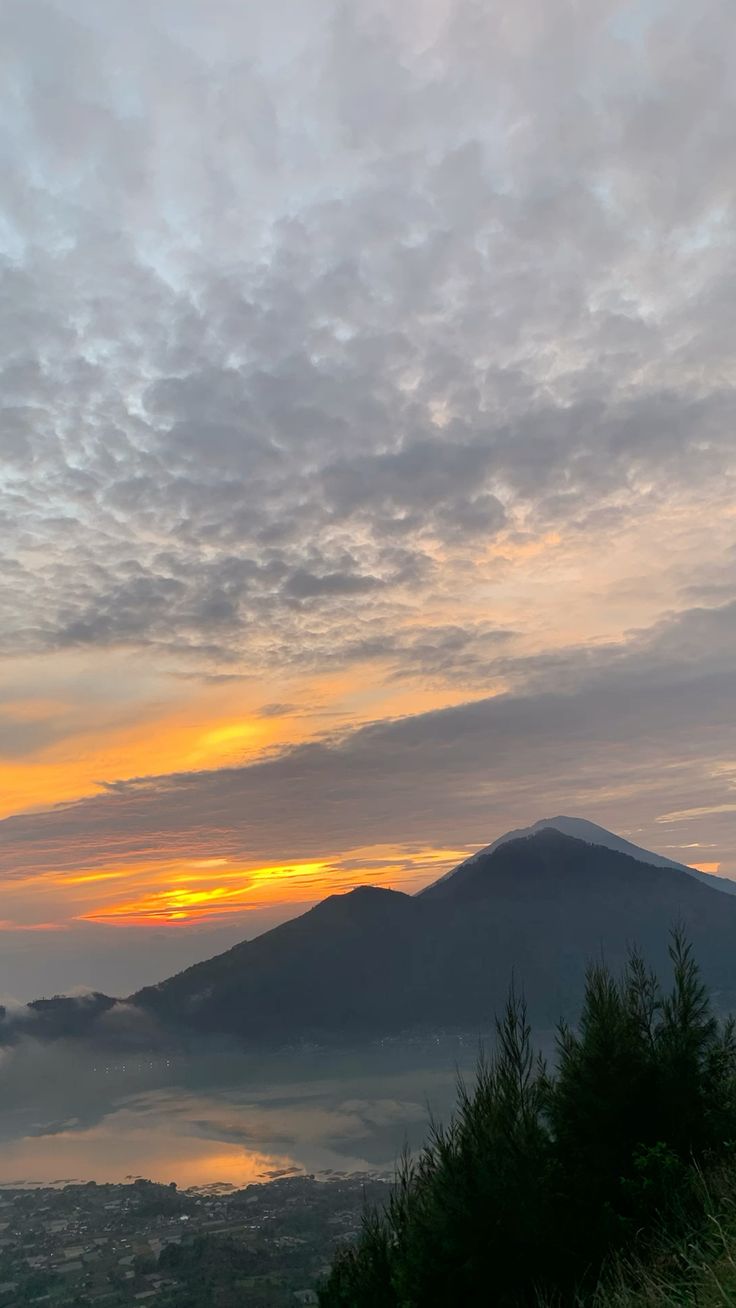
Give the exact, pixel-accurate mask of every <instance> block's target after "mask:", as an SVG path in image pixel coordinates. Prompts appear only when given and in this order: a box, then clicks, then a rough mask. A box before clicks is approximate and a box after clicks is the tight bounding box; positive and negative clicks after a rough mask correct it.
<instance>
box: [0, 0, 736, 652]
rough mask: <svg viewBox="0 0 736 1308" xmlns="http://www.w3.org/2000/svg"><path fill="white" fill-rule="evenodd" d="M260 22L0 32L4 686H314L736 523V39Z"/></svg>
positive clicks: (237, 12) (75, 8)
mask: <svg viewBox="0 0 736 1308" xmlns="http://www.w3.org/2000/svg"><path fill="white" fill-rule="evenodd" d="M276 9H277V11H278V18H279V21H278V23H277V22H276V19H275V18H274V20H273V22H272V21H271V20H270V19H268V18H266V17H263V16H262V17H261V18H260V19H258V18H256V17H255V15H245V14H244V13H243V12H242V9H241V8H240V7H238V6H235V5H232V4H230V3H227V2H226V0H220V3H219V7H218V23H217V24H216V25H215V27H216V28H217V33H216V34H215V33H214V32H213V30H212V29H213V25H212V23H211V15H210V14H209V11H208V10H206V8H205V7H203V6H201V5H200V4H199V3H197V2H194V0H193V3H191V4H189V5H187V6H186V10H185V11H181V9H180V8H179V7H178V6H174V5H172V4H168V3H166V4H163V5H161V6H157V8H156V11H155V13H153V12H152V13H145V14H144V13H143V12H142V11H141V12H140V13H139V14H138V15H137V20H136V23H134V24H131V23H130V21H129V13H128V11H127V9H126V7H125V6H122V5H121V4H118V3H116V4H113V5H110V6H106V8H105V13H104V16H103V15H101V14H100V13H99V12H98V11H96V10H95V9H93V7H91V6H90V5H89V4H88V3H86V0H59V2H58V3H56V4H54V5H48V4H41V3H40V0H32V2H31V3H30V4H28V3H26V4H22V5H21V4H9V5H7V6H6V7H5V10H4V19H3V22H4V29H5V33H4V35H5V40H4V50H5V54H4V61H5V62H4V69H5V83H6V87H7V96H6V122H7V125H8V128H9V133H8V138H7V147H6V149H7V158H6V167H5V174H4V175H5V178H6V184H5V188H4V190H5V195H4V205H5V211H4V228H3V230H4V231H5V238H4V240H5V256H4V263H3V267H2V281H3V285H2V305H3V322H2V324H1V325H0V342H1V343H2V348H3V352H4V363H3V373H2V394H3V403H4V406H5V407H4V412H3V416H2V443H3V453H4V456H5V466H6V469H7V472H6V475H5V476H4V478H3V482H2V504H0V513H1V514H2V522H3V523H4V530H3V540H4V542H5V549H6V552H7V554H8V555H9V556H10V559H11V560H12V563H11V564H10V565H9V566H8V568H7V570H6V573H5V576H6V588H5V591H6V594H5V602H4V606H3V610H2V624H1V626H0V630H1V631H2V641H3V645H4V648H5V649H6V651H8V652H15V651H32V650H44V649H53V648H56V647H58V646H59V645H62V646H64V645H70V644H83V645H89V644H94V645H97V646H105V645H115V644H121V643H122V644H126V643H128V644H130V643H132V644H140V645H156V646H159V647H160V648H161V649H162V650H163V651H165V652H168V653H172V652H178V653H179V654H181V655H182V656H184V657H188V656H190V655H193V656H196V657H200V658H204V659H205V660H206V661H208V662H210V663H212V662H215V663H216V662H217V661H218V660H220V659H224V660H226V661H227V660H232V659H233V658H237V657H243V656H245V655H247V656H248V657H249V658H252V657H253V652H254V644H253V639H252V637H253V634H254V632H258V633H261V634H263V635H265V636H266V638H267V639H266V641H265V646H266V647H267V648H268V659H269V665H270V666H273V664H274V660H276V661H278V660H279V659H284V660H286V661H293V660H294V658H295V657H297V653H296V652H297V651H301V653H302V655H303V657H304V658H305V660H307V661H310V660H312V659H313V658H314V657H316V658H317V659H319V657H321V655H320V654H319V652H318V651H314V650H313V648H312V646H311V644H310V641H309V639H308V638H307V631H308V625H309V609H310V605H312V604H317V603H319V604H320V605H324V603H325V602H326V601H328V600H332V601H333V602H337V601H338V600H339V601H341V602H340V603H336V606H335V608H334V613H333V616H332V624H333V625H332V631H331V647H332V649H333V650H338V651H339V650H340V648H342V647H343V646H345V647H346V648H347V647H348V646H349V645H350V644H351V643H353V642H354V640H355V634H356V633H355V628H356V623H358V624H359V623H361V622H362V621H364V620H367V621H373V620H375V622H376V623H377V624H378V625H380V627H381V628H382V629H383V630H386V629H390V628H392V627H394V626H396V624H397V623H399V624H400V622H401V613H402V604H403V598H404V596H403V588H405V587H406V586H407V585H412V584H413V582H414V580H415V578H416V577H417V576H418V575H421V576H422V578H423V579H424V583H425V585H429V586H430V587H431V586H433V585H435V584H438V583H436V579H435V580H433V579H432V573H431V567H430V566H429V562H428V560H429V553H431V547H432V543H436V541H437V540H439V541H441V542H444V543H445V544H446V545H447V546H448V547H449V548H452V549H456V548H457V547H458V546H459V545H460V544H461V543H462V544H466V545H467V546H468V547H470V546H471V543H472V545H473V547H474V548H478V546H479V545H480V546H481V547H482V546H485V545H487V544H488V542H490V541H493V540H494V539H496V538H498V537H499V536H503V535H504V533H507V532H509V531H510V532H514V531H515V530H518V528H519V526H520V524H522V523H523V524H525V529H526V530H528V528H529V524H530V523H532V524H534V530H535V531H537V532H538V531H542V530H543V529H554V530H559V531H563V532H570V531H573V530H576V529H578V530H580V529H584V530H586V531H590V532H592V531H593V530H594V529H595V523H596V521H599V522H600V521H603V520H604V519H603V518H602V517H601V516H600V515H606V514H608V515H609V516H608V518H607V521H608V523H609V531H611V532H615V531H616V530H617V529H619V530H620V529H621V527H622V525H623V524H624V523H625V522H630V521H631V520H632V519H634V520H641V521H646V518H647V516H648V514H650V513H651V512H652V509H653V507H654V505H655V503H659V504H661V503H662V502H663V501H665V500H666V499H667V498H668V497H673V496H674V497H681V498H683V499H684V500H685V501H687V502H690V503H692V504H693V507H695V504H696V502H697V501H698V500H700V501H701V502H702V499H703V497H709V498H711V499H713V500H714V501H715V500H718V501H719V502H720V500H721V499H722V497H723V495H724V490H725V483H724V477H726V476H727V474H728V472H729V470H732V453H733V442H732V432H731V411H732V388H731V376H732V369H731V367H730V354H729V350H730V347H729V340H730V337H731V335H732V333H730V332H729V331H728V327H727V324H728V313H729V306H730V304H731V300H732V297H731V296H729V295H728V294H726V292H725V288H726V287H727V286H728V285H729V284H730V283H731V282H732V281H733V275H734V261H733V243H732V230H733V226H732V223H731V222H730V220H729V214H731V213H732V206H733V180H732V170H731V169H730V167H729V166H728V165H727V164H726V163H725V160H727V159H730V157H731V155H732V151H731V149H730V146H731V145H732V144H733V141H732V137H733V128H732V126H731V124H732V123H733V122H734V121H736V119H735V118H734V115H733V113H732V112H731V108H732V103H731V102H732V99H733V88H732V79H731V78H730V77H729V75H728V71H727V68H726V65H725V62H724V57H723V48H724V43H723V42H722V41H721V40H719V35H718V34H719V32H721V31H723V29H724V24H727V23H728V13H727V9H726V7H725V5H724V4H723V3H718V0H709V3H708V5H707V14H703V13H702V12H699V13H698V14H697V15H696V14H695V13H694V12H693V10H692V8H691V7H690V6H687V5H685V4H684V3H682V4H681V3H677V4H675V5H672V6H670V7H669V8H668V10H667V12H666V14H657V13H656V12H654V11H652V13H651V15H649V14H642V15H641V16H640V18H639V19H637V20H636V21H635V20H634V18H633V17H632V16H631V15H629V16H628V17H627V16H626V14H625V13H624V12H623V11H622V10H621V9H620V7H619V6H617V5H615V4H610V5H609V4H597V5H595V6H592V7H591V10H590V12H589V13H587V14H586V15H585V17H584V18H583V17H582V16H581V14H580V13H579V12H578V10H577V9H574V8H573V7H571V6H569V5H567V4H566V3H562V2H561V3H559V4H555V5H552V6H550V7H544V6H540V5H539V4H537V3H535V2H534V0H525V2H524V3H523V4H521V5H518V6H517V7H516V11H515V17H514V19H513V20H510V19H508V16H507V15H506V14H504V15H503V16H502V14H501V11H500V9H499V8H498V6H496V5H493V4H489V5H487V6H481V7H480V8H479V7H478V6H475V5H472V4H470V3H467V4H465V3H463V4H460V5H453V6H451V7H450V6H446V7H445V6H442V5H439V6H437V8H436V10H435V9H434V8H433V10H432V16H430V15H429V14H428V13H426V12H424V11H423V10H422V9H421V8H417V9H416V12H415V7H414V6H410V8H409V10H407V14H409V13H410V14H411V17H407V18H406V19H402V18H401V16H398V15H396V14H395V13H394V12H393V11H391V10H390V9H388V8H386V7H385V6H383V5H381V4H379V3H377V2H376V3H373V0H371V3H369V4H367V5H365V6H363V7H362V8H361V9H360V10H359V11H355V12H348V11H347V10H345V9H342V8H340V7H339V6H335V5H333V4H332V2H331V0H310V4H308V5H306V6H304V7H303V11H301V12H300V13H299V14H297V12H296V11H294V12H292V9H293V6H292V5H290V4H289V3H287V0H282V2H281V4H280V6H277V7H276ZM287 10H288V14H287ZM183 13H184V15H185V16H182V14H183ZM287 17H288V18H289V23H287V22H286V21H285V20H286V18H287ZM502 17H503V22H502V21H501V19H502ZM282 20H283V21H282ZM290 24H291V26H290ZM277 28H278V29H279V30H278V31H277ZM287 30H288V31H289V32H290V35H289V37H288V38H284V36H283V31H287ZM704 70H707V73H706V72H705V71H704ZM683 178H687V179H688V182H687V186H686V187H684V184H683ZM622 498H623V499H624V500H625V503H623V504H622V502H621V501H622ZM583 524H584V526H583ZM396 548H400V549H401V550H402V551H403V554H404V560H405V564H404V567H403V568H402V569H398V570H397V569H396V568H394V567H393V565H392V551H393V550H395V549H396ZM346 556H347V557H350V559H351V560H352V563H351V566H350V568H349V569H346V568H345V565H344V560H345V558H346ZM133 561H134V562H133ZM308 577H313V578H314V579H315V580H314V581H312V582H308V581H307V578H308ZM351 577H352V580H351ZM330 579H332V580H330ZM366 579H368V580H366ZM348 597H349V598H350V601H351V602H350V603H349V604H348V603H346V602H345V601H346V600H347V599H348ZM295 598H298V599H299V600H300V601H303V603H302V605H294V603H293V600H294V599H295Z"/></svg>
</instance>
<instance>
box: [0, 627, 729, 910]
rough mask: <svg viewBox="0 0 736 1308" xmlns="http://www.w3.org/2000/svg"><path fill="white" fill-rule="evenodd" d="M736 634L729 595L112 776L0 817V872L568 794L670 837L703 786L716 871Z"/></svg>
mask: <svg viewBox="0 0 736 1308" xmlns="http://www.w3.org/2000/svg"><path fill="white" fill-rule="evenodd" d="M735 640H736V608H735V607H734V606H730V607H725V608H721V609H717V610H713V611H708V610H693V611H691V612H690V613H689V614H687V615H684V614H680V615H677V616H675V617H673V618H671V619H670V620H669V621H668V622H666V623H662V624H660V625H658V626H657V627H655V628H654V629H650V630H647V631H644V632H635V633H632V635H631V637H630V639H629V641H628V643H627V644H626V645H625V646H623V647H619V646H616V647H611V648H609V649H607V650H596V651H595V652H591V651H590V650H589V649H586V648H581V649H578V650H574V649H571V650H568V651H566V652H564V653H563V654H556V655H551V656H549V657H548V658H547V659H546V660H544V659H542V658H537V659H534V660H531V661H530V662H529V663H522V664H521V667H520V669H519V670H518V671H519V682H518V686H517V689H516V690H515V691H514V692H513V693H502V694H499V695H497V696H495V697H493V698H490V699H483V700H479V701H476V702H471V703H466V704H463V705H459V706H457V707H452V708H446V709H442V710H439V711H435V712H431V713H424V714H418V715H414V716H411V717H406V718H402V719H398V720H396V721H390V722H386V721H383V722H376V723H375V724H372V725H368V726H366V727H363V728H360V729H358V730H353V731H346V732H344V733H343V734H341V735H338V736H334V737H332V738H327V739H325V740H323V741H313V742H309V743H306V744H304V745H301V746H298V747H297V748H294V749H290V750H286V751H285V752H283V753H281V754H280V755H278V756H276V757H273V758H270V759H268V760H266V761H260V762H255V763H253V764H250V765H248V766H246V767H241V768H227V769H219V770H214V771H210V772H200V773H190V774H183V775H178V776H177V775H171V776H167V777H151V778H141V779H140V780H132V781H130V782H121V783H119V784H117V785H116V786H114V787H112V788H110V789H109V790H108V792H107V793H104V794H100V795H97V796H94V797H90V798H88V799H85V800H82V801H80V802H79V803H74V804H68V805H65V806H62V807H60V808H58V809H56V810H54V811H52V812H49V813H45V814H43V813H41V814H39V813H36V814H33V815H32V816H28V817H14V818H10V819H7V820H6V821H4V822H2V823H0V870H2V874H3V875H4V876H5V877H6V878H13V877H27V876H29V875H31V876H36V877H43V876H44V875H45V874H47V873H49V872H51V871H52V870H53V871H54V872H55V873H57V874H60V873H63V870H64V868H68V869H70V870H72V869H74V868H76V867H80V866H81V867H91V868H94V867H104V866H105V865H106V864H107V865H109V864H110V863H111V862H112V860H113V859H114V860H115V863H116V865H118V866H119V865H125V864H130V865H131V866H133V865H135V863H136V861H140V860H143V859H151V858H153V859H156V858H166V859H169V860H170V859H171V858H176V857H182V856H186V857H187V858H188V859H191V858H197V857H200V858H212V857H215V856H216V855H218V856H221V857H226V858H229V859H236V860H237V859H247V860H251V861H253V860H258V859H261V860H263V861H264V862H265V861H267V860H273V858H274V855H275V854H276V857H277V858H278V861H279V863H283V864H288V863H289V862H290V861H295V862H299V861H301V862H305V861H308V860H309V859H314V858H320V857H322V858H324V857H332V856H334V854H335V851H337V850H340V851H346V850H348V849H354V848H357V847H359V846H363V847H365V846H370V845H372V844H373V845H375V844H377V843H382V844H386V845H390V844H408V843H409V842H412V841H417V842H421V843H422V847H423V848H428V847H431V846H432V844H437V845H441V844H442V843H443V842H444V841H446V840H447V837H448V835H450V836H451V837H454V839H455V840H457V841H459V842H460V843H462V844H470V845H472V844H483V843H487V841H488V840H489V839H490V838H491V837H492V836H493V835H495V834H498V833H499V832H500V831H502V830H504V829H506V828H508V827H511V826H513V825H514V824H515V823H517V822H518V821H520V820H522V819H526V820H528V819H529V817H530V816H532V817H536V816H541V815H543V814H541V813H540V809H541V808H542V807H544V809H547V810H552V809H554V810H555V811H565V810H566V809H569V808H570V807H571V806H574V807H575V808H576V809H577V810H579V811H584V812H586V813H588V814H591V813H592V814H594V815H597V816H598V818H600V819H601V820H608V822H609V825H613V826H618V827H620V826H621V825H622V823H621V820H620V818H621V814H622V813H626V814H627V815H628V823H627V825H628V826H629V829H631V824H632V822H634V824H635V823H636V822H637V821H641V822H642V823H644V824H645V825H646V829H647V830H648V831H649V832H650V834H651V842H652V844H653V845H654V846H655V847H656V846H657V843H658V842H661V841H662V840H664V839H666V835H663V828H662V826H661V825H660V826H659V828H658V827H657V825H656V823H655V819H656V818H657V817H658V816H659V815H665V816H666V815H670V818H672V814H673V813H676V810H679V809H681V808H682V809H685V808H690V809H692V810H693V818H694V819H698V817H702V815H701V814H699V813H698V809H699V808H701V807H704V804H701V800H700V797H702V796H707V797H708V798H707V810H708V821H709V826H708V832H709V833H710V834H711V835H712V836H715V838H716V840H717V843H718V847H719V858H720V860H721V862H722V864H723V870H724V871H726V872H728V871H736V862H734V854H735V852H736V851H734V850H733V848H732V842H731V840H730V837H729V834H728V830H727V823H724V822H723V821H720V822H719V821H718V817H719V814H722V815H723V816H727V814H728V812H729V811H730V808H731V805H730V804H729V803H728V796H729V794H732V786H733V770H732V763H729V760H731V759H732V746H733V736H732V729H731V725H730V719H729V717H728V715H724V704H726V703H729V702H730V701H731V697H732V696H733V694H734V693H735V692H736V684H735V683H734V671H733V669H734V667H735V666H736V660H735V659H734V652H735V651H734V641H735ZM501 660H502V661H504V656H503V655H501ZM609 815H614V816H610V817H609ZM672 820H674V819H672ZM668 821H669V819H668ZM677 826H678V830H677V832H676V838H677V839H680V840H683V841H687V840H689V839H691V838H692V839H697V838H698V835H699V833H700V832H701V829H702V830H703V831H704V830H705V828H704V827H702V823H701V824H698V822H697V820H696V821H695V823H694V824H692V823H691V824H690V825H688V824H687V823H685V822H681V821H678V823H677ZM685 827H687V830H685ZM673 830H674V828H673ZM643 843H646V842H645V841H644V842H643ZM229 893H231V894H232V893H235V892H234V891H231V892H229Z"/></svg>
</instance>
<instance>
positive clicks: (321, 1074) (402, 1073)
mask: <svg viewBox="0 0 736 1308" xmlns="http://www.w3.org/2000/svg"><path fill="white" fill-rule="evenodd" d="M476 1054H477V1043H476V1042H475V1041H474V1040H472V1039H468V1040H459V1039H457V1038H454V1039H450V1038H448V1039H446V1040H441V1041H439V1042H434V1041H425V1042H422V1043H420V1044H418V1043H408V1042H404V1043H401V1042H400V1043H391V1044H385V1045H378V1046H371V1047H370V1048H368V1049H361V1050H350V1051H339V1052H338V1051H334V1050H329V1051H325V1050H318V1049H308V1050H299V1051H288V1052H283V1053H272V1054H269V1055H253V1054H243V1053H239V1052H238V1053H234V1052H229V1053H224V1052H222V1051H217V1052H214V1053H213V1052H208V1053H207V1054H202V1055H201V1056H192V1055H186V1056H184V1055H181V1056H175V1055H171V1056H170V1057H167V1056H160V1055H159V1056H156V1055H148V1056H141V1055H132V1056H131V1057H129V1058H128V1057H126V1056H125V1055H124V1054H123V1055H121V1054H120V1053H116V1054H105V1052H104V1051H101V1050H96V1049H93V1048H91V1047H90V1046H89V1045H83V1044H74V1043H72V1042H69V1043H66V1044H64V1043H58V1044H54V1045H48V1044H47V1045H44V1044H41V1043H38V1042H36V1041H30V1040H26V1041H23V1042H21V1043H20V1044H19V1045H18V1046H16V1047H15V1048H12V1049H9V1050H5V1051H3V1052H2V1055H1V1056H0V1058H1V1061H0V1184H4V1185H9V1184H19V1183H25V1184H32V1183H35V1184H39V1183H44V1184H49V1183H62V1182H65V1181H72V1180H82V1181H88V1180H93V1181H123V1180H125V1179H126V1178H130V1177H134V1176H145V1177H147V1178H149V1179H151V1180H154V1181H162V1182H170V1181H175V1182H176V1183H177V1185H179V1186H181V1187H186V1186H204V1185H211V1184H215V1183H218V1182H219V1183H225V1184H230V1185H234V1186H242V1185H247V1184H248V1183H250V1182H252V1181H263V1180H268V1179H271V1178H272V1177H274V1176H277V1175H282V1174H284V1173H289V1172H292V1171H294V1172H302V1171H305V1172H310V1173H315V1174H319V1173H329V1172H360V1171H369V1170H370V1171H375V1172H379V1173H391V1172H392V1170H393V1167H394V1164H395V1162H396V1159H397V1157H398V1155H399V1154H400V1152H401V1150H402V1148H403V1147H404V1146H405V1145H407V1144H408V1146H409V1147H410V1148H412V1149H414V1148H416V1147H418V1146H419V1145H420V1144H421V1142H422V1140H423V1138H424V1135H425V1133H426V1128H427V1122H428V1118H429V1114H430V1110H431V1111H432V1113H433V1114H434V1115H435V1116H437V1117H440V1118H443V1119H446V1118H447V1117H448V1116H449V1113H450V1111H451V1108H452V1105H453V1103H454V1100H455V1088H456V1079H457V1071H458V1069H460V1070H461V1071H462V1072H463V1073H464V1074H466V1075H472V1069H473V1066H474V1063H475V1059H476Z"/></svg>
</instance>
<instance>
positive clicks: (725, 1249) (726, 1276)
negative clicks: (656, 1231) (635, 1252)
mask: <svg viewBox="0 0 736 1308" xmlns="http://www.w3.org/2000/svg"><path fill="white" fill-rule="evenodd" d="M693 1185H694V1186H695V1187H696V1188H697V1192H698V1197H699V1199H700V1204H699V1207H698V1209H697V1210H696V1216H695V1220H694V1221H693V1222H692V1224H691V1225H690V1226H689V1227H686V1228H685V1229H683V1230H682V1231H680V1232H679V1234H677V1235H676V1236H675V1237H674V1238H673V1237H672V1236H670V1237H669V1238H667V1233H666V1232H665V1233H664V1238H663V1239H662V1240H661V1241H660V1242H659V1243H654V1244H653V1245H652V1247H650V1248H649V1249H648V1250H647V1251H646V1256H645V1257H638V1258H637V1257H633V1258H629V1259H626V1258H625V1257H621V1258H619V1259H617V1260H615V1262H614V1263H613V1265H612V1266H611V1267H610V1268H609V1269H608V1270H607V1272H606V1274H605V1276H604V1277H603V1278H602V1279H601V1284H600V1285H599V1287H598V1290H597V1291H596V1293H595V1295H594V1296H592V1301H591V1302H592V1308H655V1306H656V1308H676V1306H677V1308H680V1306H682V1305H686V1304H689V1305H693V1304H697V1305H698V1308H723V1306H724V1305H733V1304H735V1303H736V1169H735V1168H734V1167H733V1166H730V1167H728V1166H726V1167H723V1166H720V1167H716V1168H714V1169H713V1170H711V1171H710V1172H709V1174H708V1175H707V1176H706V1175H705V1174H703V1173H702V1172H700V1171H699V1170H698V1171H697V1173H696V1175H695V1177H694V1178H693Z"/></svg>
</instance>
